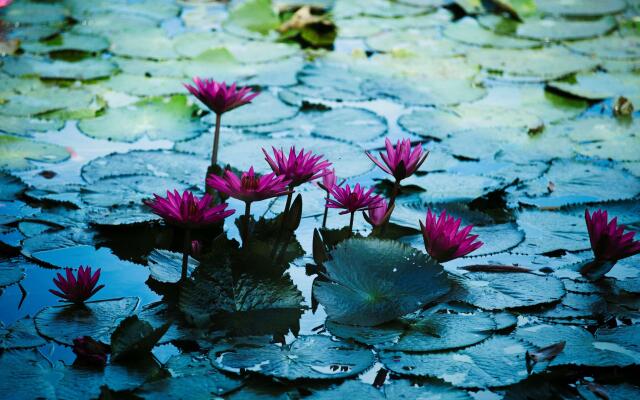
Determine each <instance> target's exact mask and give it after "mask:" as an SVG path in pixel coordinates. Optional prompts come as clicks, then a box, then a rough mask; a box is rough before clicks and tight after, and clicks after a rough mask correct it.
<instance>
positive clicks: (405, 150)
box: [366, 138, 429, 204]
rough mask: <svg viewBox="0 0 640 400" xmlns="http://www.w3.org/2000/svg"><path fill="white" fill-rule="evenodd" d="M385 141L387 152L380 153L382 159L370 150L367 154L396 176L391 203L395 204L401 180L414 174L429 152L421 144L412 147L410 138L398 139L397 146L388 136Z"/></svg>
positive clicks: (381, 167)
mask: <svg viewBox="0 0 640 400" xmlns="http://www.w3.org/2000/svg"><path fill="white" fill-rule="evenodd" d="M384 143H385V147H386V154H385V153H383V152H380V153H379V154H380V158H381V159H382V161H380V160H378V159H377V158H376V157H375V156H374V155H372V154H371V153H370V152H366V154H367V156H368V157H369V158H370V159H371V161H373V162H374V164H376V165H377V166H378V167H380V169H382V170H383V171H384V172H386V173H387V174H389V175H391V176H393V177H394V179H395V182H394V186H393V193H392V194H391V200H390V202H391V204H394V203H395V199H396V196H397V195H398V191H399V189H400V181H402V180H403V179H405V178H408V177H409V176H411V175H413V173H414V172H416V171H417V170H418V168H420V166H421V165H422V163H424V161H425V160H426V159H427V156H428V155H429V152H428V151H427V152H424V151H423V150H422V145H420V144H418V145H416V146H415V147H414V148H411V140H409V139H404V140H398V142H397V143H396V145H395V146H394V145H393V144H392V143H391V141H390V140H389V139H388V138H387V139H385V141H384Z"/></svg>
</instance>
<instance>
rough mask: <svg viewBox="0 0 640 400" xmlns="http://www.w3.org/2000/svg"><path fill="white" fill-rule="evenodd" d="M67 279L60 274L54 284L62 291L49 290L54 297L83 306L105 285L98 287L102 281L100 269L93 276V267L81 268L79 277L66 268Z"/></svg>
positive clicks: (54, 279)
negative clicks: (99, 281)
mask: <svg viewBox="0 0 640 400" xmlns="http://www.w3.org/2000/svg"><path fill="white" fill-rule="evenodd" d="M65 271H66V278H65V277H63V276H62V274H60V273H58V274H57V277H56V278H53V283H54V284H55V285H56V286H57V287H58V289H60V291H57V290H53V289H49V291H50V292H51V293H53V294H54V295H56V296H58V297H61V298H63V299H65V300H67V301H70V302H72V303H76V304H81V303H84V302H85V301H87V300H88V299H89V298H91V296H93V295H94V294H96V293H97V292H98V291H99V290H100V289H102V288H103V287H104V285H99V286H96V284H97V283H98V279H100V268H98V269H97V270H96V272H95V273H94V274H93V275H91V267H80V268H79V269H78V274H77V276H74V274H73V270H72V269H71V268H65Z"/></svg>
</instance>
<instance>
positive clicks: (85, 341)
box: [73, 336, 109, 367]
mask: <svg viewBox="0 0 640 400" xmlns="http://www.w3.org/2000/svg"><path fill="white" fill-rule="evenodd" d="M108 351H109V349H108V348H107V346H106V345H104V344H102V343H100V342H97V341H95V340H93V338H91V337H90V336H82V337H78V338H75V339H73V353H74V354H75V355H76V357H78V360H79V361H81V362H83V363H85V364H90V365H93V366H96V367H104V366H105V365H107V353H108Z"/></svg>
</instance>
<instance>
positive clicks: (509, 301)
mask: <svg viewBox="0 0 640 400" xmlns="http://www.w3.org/2000/svg"><path fill="white" fill-rule="evenodd" d="M453 279H454V281H455V283H456V285H455V286H454V290H453V292H452V294H451V298H452V299H455V300H457V301H461V302H464V303H467V304H472V305H474V306H476V307H479V308H482V309H484V310H502V309H505V308H520V307H531V306H535V305H539V304H547V303H553V302H556V301H558V300H560V299H561V298H562V297H563V296H564V294H565V291H564V286H563V284H562V281H561V280H560V279H558V278H556V277H553V276H541V275H536V274H531V273H522V272H521V273H518V272H470V273H467V274H465V275H462V276H454V277H453Z"/></svg>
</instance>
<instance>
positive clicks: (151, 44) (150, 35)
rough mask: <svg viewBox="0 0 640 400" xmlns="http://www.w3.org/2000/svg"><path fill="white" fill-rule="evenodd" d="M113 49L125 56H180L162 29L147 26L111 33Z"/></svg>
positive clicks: (173, 57) (164, 58) (151, 57)
mask: <svg viewBox="0 0 640 400" xmlns="http://www.w3.org/2000/svg"><path fill="white" fill-rule="evenodd" d="M109 41H110V42H111V51H112V52H113V53H114V54H117V55H119V56H125V57H138V58H150V59H153V60H167V59H175V58H178V54H177V53H176V52H175V50H174V49H173V41H172V40H171V39H170V38H169V37H168V36H167V34H166V33H165V32H164V31H163V30H162V29H156V28H147V29H140V30H138V31H129V32H127V31H125V32H119V33H115V34H111V35H109Z"/></svg>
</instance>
